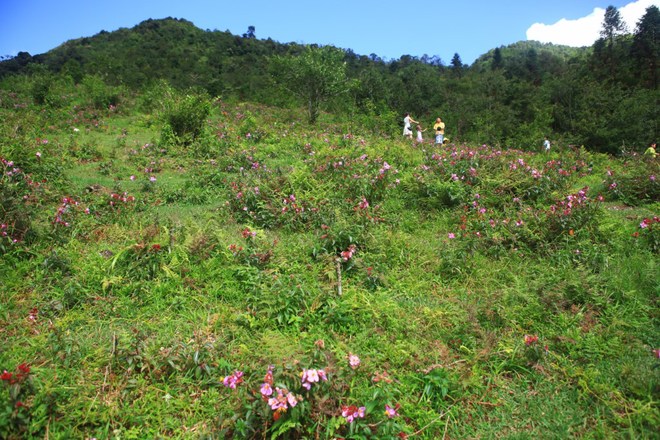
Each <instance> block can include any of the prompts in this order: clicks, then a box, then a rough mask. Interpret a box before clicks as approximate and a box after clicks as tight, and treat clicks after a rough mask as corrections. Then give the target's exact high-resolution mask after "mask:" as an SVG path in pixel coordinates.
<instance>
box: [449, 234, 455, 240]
mask: <svg viewBox="0 0 660 440" xmlns="http://www.w3.org/2000/svg"><path fill="white" fill-rule="evenodd" d="M447 238H449V239H450V240H453V239H454V238H456V234H454V233H453V232H450V233H449V234H447Z"/></svg>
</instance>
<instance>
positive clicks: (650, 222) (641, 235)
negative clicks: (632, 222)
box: [633, 216, 660, 254]
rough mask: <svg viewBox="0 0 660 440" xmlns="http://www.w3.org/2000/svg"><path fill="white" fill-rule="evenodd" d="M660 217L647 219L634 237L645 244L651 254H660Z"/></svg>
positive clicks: (641, 223) (634, 233)
mask: <svg viewBox="0 0 660 440" xmlns="http://www.w3.org/2000/svg"><path fill="white" fill-rule="evenodd" d="M658 223H660V217H658V216H654V217H652V218H651V217H645V218H644V219H643V220H642V221H641V222H640V223H639V229H638V230H637V231H635V232H633V237H635V238H636V239H638V240H639V241H640V242H641V243H644V244H645V245H646V246H648V248H649V249H651V252H653V253H655V254H657V253H660V225H659V224H658Z"/></svg>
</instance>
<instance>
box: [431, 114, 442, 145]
mask: <svg viewBox="0 0 660 440" xmlns="http://www.w3.org/2000/svg"><path fill="white" fill-rule="evenodd" d="M433 130H435V145H442V143H443V142H444V140H445V123H444V122H442V119H440V118H437V119H436V120H435V124H433Z"/></svg>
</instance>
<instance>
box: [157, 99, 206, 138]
mask: <svg viewBox="0 0 660 440" xmlns="http://www.w3.org/2000/svg"><path fill="white" fill-rule="evenodd" d="M210 112H211V102H210V100H209V98H208V97H207V96H205V95H203V94H199V93H189V94H186V95H184V96H179V95H176V94H171V95H170V96H169V97H168V99H167V101H166V102H165V106H164V110H163V114H162V116H161V118H162V120H163V123H164V126H163V129H162V132H161V138H162V140H163V143H164V144H166V145H186V146H189V145H190V144H192V143H193V142H195V140H197V138H199V137H200V136H201V134H202V132H203V130H204V125H205V124H206V118H207V117H208V116H209V114H210Z"/></svg>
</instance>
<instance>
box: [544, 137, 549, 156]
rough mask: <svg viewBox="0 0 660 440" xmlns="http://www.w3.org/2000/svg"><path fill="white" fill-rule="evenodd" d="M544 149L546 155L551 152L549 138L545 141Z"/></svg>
mask: <svg viewBox="0 0 660 440" xmlns="http://www.w3.org/2000/svg"><path fill="white" fill-rule="evenodd" d="M543 149H544V150H545V152H546V153H547V152H549V151H550V141H549V140H548V137H547V136H546V137H545V138H544V140H543Z"/></svg>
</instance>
